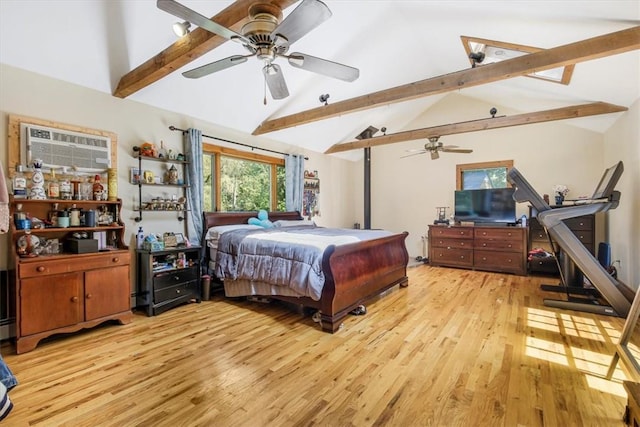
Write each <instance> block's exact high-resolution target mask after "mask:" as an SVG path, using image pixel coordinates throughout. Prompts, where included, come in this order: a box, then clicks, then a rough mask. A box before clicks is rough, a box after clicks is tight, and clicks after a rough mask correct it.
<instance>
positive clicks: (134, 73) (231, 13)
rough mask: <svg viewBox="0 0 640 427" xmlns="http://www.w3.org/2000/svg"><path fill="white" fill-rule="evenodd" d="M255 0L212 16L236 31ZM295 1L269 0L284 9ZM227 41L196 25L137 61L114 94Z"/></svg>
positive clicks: (241, 1)
mask: <svg viewBox="0 0 640 427" xmlns="http://www.w3.org/2000/svg"><path fill="white" fill-rule="evenodd" d="M255 1H256V0H236V1H235V2H234V3H233V4H231V5H230V6H229V7H227V8H226V9H224V10H223V11H222V12H220V13H218V14H217V15H215V16H213V17H212V18H211V19H212V20H213V21H215V22H217V23H218V24H220V25H223V26H225V27H227V28H230V29H232V30H234V31H236V32H238V31H240V28H242V26H243V25H244V24H245V23H246V22H247V21H248V11H249V6H251V5H252V4H253V3H255ZM296 1H297V0H271V1H270V3H273V4H276V5H278V6H280V8H282V9H285V8H287V7H289V6H291V5H292V4H294V3H295V2H296ZM227 41H228V40H227V39H225V38H224V37H221V36H218V35H216V34H213V33H211V32H210V31H207V30H205V29H203V28H196V29H195V30H193V31H191V32H190V33H189V34H187V35H186V36H184V37H181V38H180V39H178V40H176V42H175V43H173V44H172V45H171V46H169V47H167V48H166V49H164V50H163V51H162V52H160V53H158V54H157V55H155V56H154V57H153V58H151V59H149V60H147V61H145V62H144V63H142V64H140V65H139V66H138V67H136V68H134V69H133V70H131V71H129V72H128V73H127V74H125V75H124V76H122V78H120V82H119V83H118V87H117V88H116V90H115V91H114V93H113V96H116V97H118V98H126V97H127V96H129V95H132V94H134V93H136V92H137V91H139V90H141V89H143V88H145V87H147V86H149V85H151V84H153V83H155V82H157V81H158V80H160V79H162V78H163V77H166V76H168V75H169V74H171V73H173V72H174V71H175V70H177V69H179V68H181V67H183V66H185V65H187V64H188V63H190V62H191V61H194V60H195V59H197V58H199V57H201V56H202V55H204V54H205V53H207V52H210V51H211V50H213V49H215V48H216V47H218V46H220V45H222V44H223V43H225V42H227Z"/></svg>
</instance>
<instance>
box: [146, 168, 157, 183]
mask: <svg viewBox="0 0 640 427" xmlns="http://www.w3.org/2000/svg"><path fill="white" fill-rule="evenodd" d="M144 182H146V183H147V184H154V183H155V179H154V176H153V172H151V171H144Z"/></svg>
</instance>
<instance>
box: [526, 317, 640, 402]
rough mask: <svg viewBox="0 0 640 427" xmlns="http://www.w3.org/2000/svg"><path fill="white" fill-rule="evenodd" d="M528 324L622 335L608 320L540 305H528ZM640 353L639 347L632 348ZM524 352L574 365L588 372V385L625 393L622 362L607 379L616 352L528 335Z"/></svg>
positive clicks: (568, 332)
mask: <svg viewBox="0 0 640 427" xmlns="http://www.w3.org/2000/svg"><path fill="white" fill-rule="evenodd" d="M527 326H528V327H530V328H535V329H542V330H545V331H549V332H556V333H558V334H559V335H561V336H568V337H576V338H582V339H588V340H591V341H597V342H601V343H611V344H615V343H617V342H618V340H619V338H620V331H618V330H617V329H616V328H614V327H613V325H612V324H611V323H610V322H608V321H599V320H594V319H590V318H586V317H582V316H576V315H571V314H567V313H556V312H553V311H550V310H541V309H537V308H528V309H527ZM632 351H634V352H638V354H639V355H640V348H638V347H635V346H634V348H633V349H632ZM525 354H526V355H527V356H530V357H535V358H537V359H541V360H546V361H548V362H552V363H556V364H559V365H564V366H573V367H575V368H576V369H577V370H578V371H580V372H582V373H583V374H584V376H585V380H586V383H587V385H588V386H589V387H590V388H592V389H594V390H599V391H602V392H605V393H610V394H613V395H615V396H620V397H626V396H627V393H626V391H625V390H624V387H623V385H622V382H623V381H625V380H627V376H626V375H625V374H624V372H623V371H622V369H620V367H619V364H618V367H617V368H616V369H615V371H614V373H613V376H612V378H611V380H607V379H606V375H607V371H608V369H609V366H610V365H611V361H612V359H613V355H609V354H603V353H599V352H595V351H591V350H586V349H584V348H580V347H576V346H575V345H569V344H568V343H567V342H566V340H564V339H562V340H561V342H553V341H549V340H545V339H540V338H535V337H531V336H528V337H527V338H526V352H525Z"/></svg>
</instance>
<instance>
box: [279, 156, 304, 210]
mask: <svg viewBox="0 0 640 427" xmlns="http://www.w3.org/2000/svg"><path fill="white" fill-rule="evenodd" d="M284 171H285V209H286V210H287V211H298V212H302V196H303V194H302V193H303V190H304V156H303V155H295V154H288V155H287V156H286V157H285V158H284Z"/></svg>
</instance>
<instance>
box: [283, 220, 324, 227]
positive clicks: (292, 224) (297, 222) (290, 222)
mask: <svg viewBox="0 0 640 427" xmlns="http://www.w3.org/2000/svg"><path fill="white" fill-rule="evenodd" d="M301 225H306V226H311V227H315V226H316V223H315V222H313V221H311V220H309V219H293V220H287V219H281V220H279V221H275V222H274V223H273V226H274V227H276V228H278V227H299V226H301Z"/></svg>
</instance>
